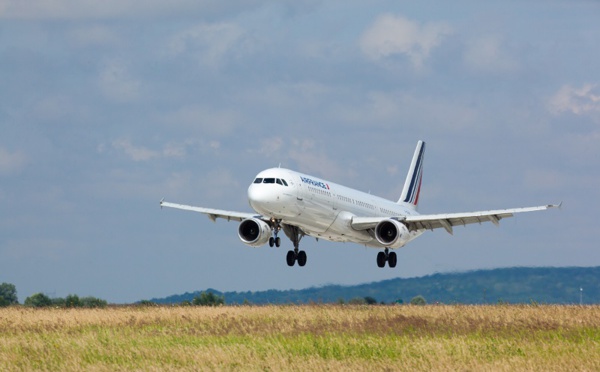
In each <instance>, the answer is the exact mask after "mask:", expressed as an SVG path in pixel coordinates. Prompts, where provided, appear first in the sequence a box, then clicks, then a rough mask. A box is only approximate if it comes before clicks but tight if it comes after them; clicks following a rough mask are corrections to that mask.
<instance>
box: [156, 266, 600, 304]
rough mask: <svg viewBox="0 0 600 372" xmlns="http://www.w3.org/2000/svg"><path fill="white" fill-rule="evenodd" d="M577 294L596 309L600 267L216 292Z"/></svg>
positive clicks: (319, 297) (281, 295) (275, 299)
mask: <svg viewBox="0 0 600 372" xmlns="http://www.w3.org/2000/svg"><path fill="white" fill-rule="evenodd" d="M580 288H583V303H584V304H598V303H600V267H565V268H551V267H547V268H525V267H515V268H503V269H493V270H477V271H468V272H460V273H446V274H433V275H428V276H423V277H418V278H396V279H390V280H384V281H380V282H373V283H368V284H360V285H353V286H341V285H326V286H323V287H313V288H307V289H301V290H285V291H280V290H268V291H259V292H224V293H223V292H219V291H217V290H214V289H207V290H208V291H210V292H213V293H215V294H218V295H223V296H225V302H226V303H227V304H242V303H244V302H249V303H252V304H287V303H298V304H301V303H311V302H314V303H337V302H339V301H340V300H343V301H345V302H348V301H349V300H351V299H353V298H359V297H360V298H364V297H367V296H368V297H372V298H374V299H376V300H377V301H378V302H385V303H392V302H395V301H397V300H402V301H403V302H404V303H408V302H409V301H410V300H411V299H412V298H413V297H415V296H417V295H421V296H423V297H425V299H426V300H427V302H428V303H437V302H439V303H445V304H454V303H460V304H496V303H532V302H537V303H540V304H578V303H579V299H580ZM201 292H202V291H196V292H192V293H189V292H187V293H184V294H181V295H173V296H169V297H165V298H155V299H151V300H150V301H152V302H156V303H160V304H177V303H181V302H183V301H191V300H192V299H193V298H194V297H195V296H197V295H198V294H200V293H201Z"/></svg>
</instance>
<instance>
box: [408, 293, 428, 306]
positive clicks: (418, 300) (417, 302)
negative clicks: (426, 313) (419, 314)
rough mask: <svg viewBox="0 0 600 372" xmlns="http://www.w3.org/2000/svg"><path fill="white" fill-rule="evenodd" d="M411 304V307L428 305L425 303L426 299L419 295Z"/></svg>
mask: <svg viewBox="0 0 600 372" xmlns="http://www.w3.org/2000/svg"><path fill="white" fill-rule="evenodd" d="M410 304H411V305H426V304H427V301H425V297H423V296H421V295H418V296H415V297H413V298H412V299H411V300H410Z"/></svg>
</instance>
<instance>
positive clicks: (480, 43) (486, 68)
mask: <svg viewBox="0 0 600 372" xmlns="http://www.w3.org/2000/svg"><path fill="white" fill-rule="evenodd" d="M463 58H464V61H465V63H466V64H467V66H469V67H471V68H473V69H475V70H477V71H481V72H511V71H515V70H516V69H517V68H518V67H519V64H518V62H517V60H516V58H514V57H513V56H511V55H510V52H509V50H508V48H507V47H506V45H505V42H504V40H503V39H502V38H501V37H499V36H497V35H485V36H481V37H478V38H475V39H473V40H471V41H470V42H468V43H467V46H466V50H465V54H464V56H463Z"/></svg>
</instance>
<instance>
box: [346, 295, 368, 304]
mask: <svg viewBox="0 0 600 372" xmlns="http://www.w3.org/2000/svg"><path fill="white" fill-rule="evenodd" d="M366 303H367V301H365V299H364V298H362V297H355V298H353V299H351V300H350V301H348V304H350V305H365V304H366Z"/></svg>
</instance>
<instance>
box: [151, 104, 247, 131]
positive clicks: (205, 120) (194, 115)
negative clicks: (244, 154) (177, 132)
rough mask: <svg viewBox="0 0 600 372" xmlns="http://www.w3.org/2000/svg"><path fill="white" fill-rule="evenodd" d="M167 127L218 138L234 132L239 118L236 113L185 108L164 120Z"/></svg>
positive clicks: (201, 107) (193, 106) (194, 107)
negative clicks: (177, 127)
mask: <svg viewBox="0 0 600 372" xmlns="http://www.w3.org/2000/svg"><path fill="white" fill-rule="evenodd" d="M162 120H163V121H164V122H165V124H167V125H175V126H179V127H185V128H189V129H190V130H192V131H194V132H198V133H200V134H202V135H204V136H206V134H212V135H217V136H222V135H226V134H229V133H231V132H232V130H233V129H234V128H235V126H236V125H237V123H238V121H239V118H238V116H237V115H236V113H235V112H234V111H220V110H215V109H213V108H210V107H205V106H200V105H190V106H183V107H181V108H179V109H178V110H177V111H175V112H172V113H168V114H167V115H165V116H164V118H163V119H162Z"/></svg>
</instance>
